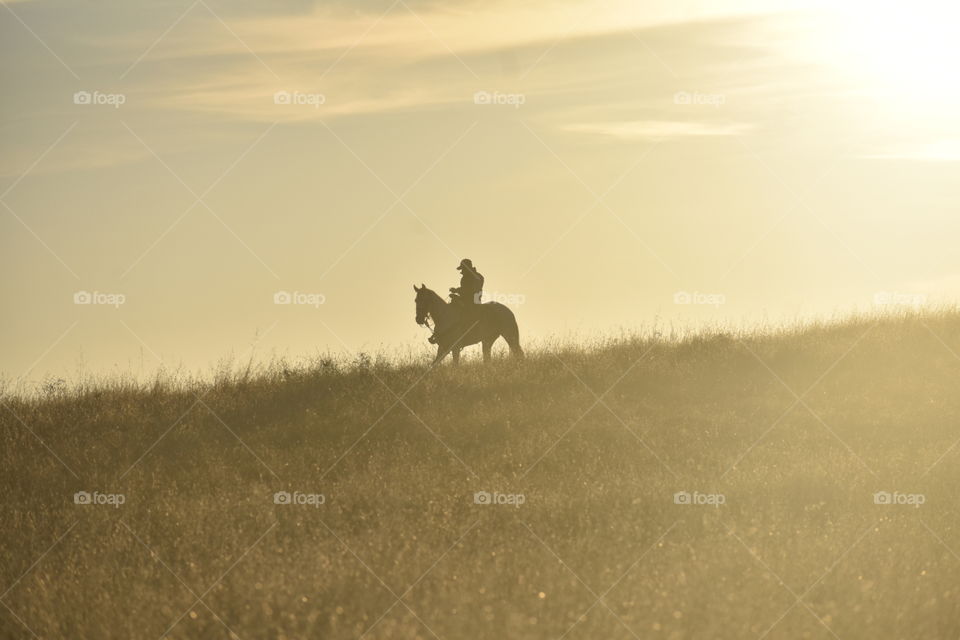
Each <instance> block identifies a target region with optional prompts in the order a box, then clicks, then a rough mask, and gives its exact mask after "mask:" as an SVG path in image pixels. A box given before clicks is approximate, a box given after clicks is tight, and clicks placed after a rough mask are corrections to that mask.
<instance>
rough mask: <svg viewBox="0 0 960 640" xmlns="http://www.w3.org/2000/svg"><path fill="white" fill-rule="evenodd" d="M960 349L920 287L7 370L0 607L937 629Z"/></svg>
mask: <svg viewBox="0 0 960 640" xmlns="http://www.w3.org/2000/svg"><path fill="white" fill-rule="evenodd" d="M958 354H960V315H958V314H957V313H956V312H955V311H931V312H924V313H923V314H919V315H916V314H910V315H902V316H887V317H856V318H849V319H846V320H844V321H843V322H838V323H833V324H827V325H814V326H806V327H802V328H794V329H784V330H779V331H770V332H761V333H752V334H744V335H739V336H738V335H731V334H721V333H715V334H708V335H701V336H697V337H692V338H689V339H685V340H682V341H679V342H674V341H668V340H659V339H655V338H630V337H624V338H622V339H617V340H612V341H607V342H605V343H603V344H597V345H593V346H588V347H582V348H572V347H558V348H557V349H556V350H549V351H547V350H544V351H541V352H539V353H532V354H531V356H530V357H529V358H528V359H527V360H526V361H525V362H523V363H514V362H511V361H498V362H496V363H495V364H494V365H492V366H490V367H483V366H481V365H477V364H468V365H467V366H463V367H461V368H460V369H453V368H451V367H449V366H444V367H441V368H438V369H434V370H428V369H427V367H426V366H425V365H422V364H399V365H398V364H394V365H390V364H386V363H382V362H379V363H378V362H372V361H370V360H361V361H358V362H355V363H352V364H337V363H333V362H329V361H327V362H318V363H316V364H315V365H313V366H310V367H302V368H298V369H294V370H291V369H288V368H285V367H283V366H275V367H273V368H271V369H270V370H268V371H260V372H258V373H256V374H249V375H244V376H239V377H237V376H234V377H227V376H223V377H221V378H220V379H219V380H217V381H216V383H213V384H202V383H199V382H182V381H181V382H175V381H170V380H166V381H164V380H160V381H157V382H156V383H155V384H152V385H148V386H146V387H145V386H143V385H134V384H132V383H127V382H124V381H122V380H116V381H114V382H112V383H111V382H101V383H99V384H97V385H92V386H90V385H88V386H86V387H81V388H79V389H75V390H67V389H63V388H56V387H52V388H50V389H49V390H48V391H47V392H46V393H45V394H43V395H42V396H41V397H23V396H15V395H7V396H6V397H4V399H3V402H4V404H5V405H6V408H3V409H0V437H2V442H3V449H2V453H0V457H2V467H0V483H2V484H0V486H2V491H3V495H4V500H3V507H2V508H3V512H2V518H3V528H4V535H3V538H2V540H3V542H2V545H0V588H2V589H4V590H6V592H5V593H4V594H3V596H2V598H0V603H2V604H3V605H5V606H4V607H0V636H2V637H4V638H6V637H11V638H16V637H32V634H35V635H36V636H38V637H42V638H96V639H98V640H105V639H109V638H153V639H158V638H161V637H162V636H163V635H164V634H167V637H170V638H228V637H231V635H230V634H231V633H233V634H235V636H234V637H240V638H244V639H247V638H251V639H252V638H358V637H361V636H363V637H366V638H441V639H443V640H453V639H455V638H496V639H502V638H545V639H557V638H561V637H563V638H569V639H571V640H572V639H579V638H584V639H593V638H605V639H606V638H633V637H639V638H654V637H663V638H760V637H767V638H797V637H811V638H831V637H834V634H835V635H836V636H838V637H841V638H943V637H948V636H949V637H956V635H957V632H958V630H960V586H958V585H960V557H958V556H957V553H956V552H960V526H958V522H960V506H958V503H957V493H956V488H957V486H960V471H958V461H960V445H958V446H954V445H956V443H957V441H958V440H960V394H958V393H957V388H958V386H960V358H958ZM794 393H795V394H797V396H800V400H799V401H798V400H797V397H796V396H795V395H794ZM398 396H400V397H401V398H402V400H400V401H398V399H397V398H398ZM598 396H599V397H600V399H599V400H598ZM198 397H199V398H200V400H199V401H198ZM41 440H42V442H41ZM44 443H45V444H44ZM45 445H46V446H45ZM58 457H59V459H60V460H58ZM61 460H62V462H61ZM68 467H69V469H68ZM71 470H72V472H71ZM74 474H75V475H74ZM281 490H287V491H291V492H293V491H300V492H303V493H322V494H324V496H325V498H326V503H325V504H323V505H322V506H320V507H318V508H315V507H312V506H305V505H283V504H279V505H278V504H274V501H273V495H274V493H275V492H277V491H281ZM880 490H885V491H890V492H894V491H898V492H901V493H907V494H922V495H923V496H924V499H925V503H924V504H923V505H922V506H921V507H919V508H915V507H913V506H906V505H877V504H874V500H873V494H874V492H876V491H880ZM77 491H90V492H92V491H99V492H102V493H115V494H123V495H124V496H125V500H126V502H125V504H123V505H122V506H120V507H119V508H114V507H112V506H108V505H78V504H74V501H73V497H74V493H75V492H77ZM477 491H490V492H493V491H498V492H501V493H509V494H523V496H524V497H525V502H524V504H522V505H521V506H508V505H477V504H475V503H474V492H477ZM678 491H689V492H694V491H697V492H700V493H718V494H723V496H724V497H725V504H724V505H722V506H719V507H712V506H697V505H683V504H675V503H674V493H675V492H678ZM951 549H952V550H951ZM8 587H9V589H8ZM364 634H365V635H364Z"/></svg>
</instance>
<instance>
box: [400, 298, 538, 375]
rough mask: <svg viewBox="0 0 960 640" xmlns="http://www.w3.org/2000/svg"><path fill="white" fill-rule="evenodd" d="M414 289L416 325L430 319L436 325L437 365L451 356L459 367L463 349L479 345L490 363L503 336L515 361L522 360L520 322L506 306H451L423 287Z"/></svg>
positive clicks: (489, 303)
mask: <svg viewBox="0 0 960 640" xmlns="http://www.w3.org/2000/svg"><path fill="white" fill-rule="evenodd" d="M413 290H414V291H416V292H417V298H416V303H417V324H420V325H426V324H427V318H428V317H429V318H432V319H433V323H434V325H435V326H434V333H433V335H434V336H435V338H436V341H437V357H436V359H435V360H434V363H437V362H440V361H441V360H443V359H444V358H445V357H446V355H447V354H448V353H449V354H451V356H452V357H453V362H454V364H456V363H458V362H460V350H461V349H463V348H464V347H467V346H470V345H472V344H477V343H478V342H479V343H481V344H482V346H483V361H484V362H489V361H490V350H491V349H492V348H493V343H494V342H496V340H497V338H500V337H503V339H504V340H506V341H507V344H508V345H509V346H510V353H511V354H512V355H513V356H514V357H515V358H522V357H523V349H521V348H520V330H519V329H518V328H517V319H516V317H515V316H514V315H513V311H510V309H508V308H507V307H505V306H504V305H502V304H500V303H499V302H486V303H484V304H478V305H475V306H473V307H472V308H467V309H465V308H463V307H462V306H461V305H459V304H451V303H448V302H447V301H446V300H444V299H443V298H441V297H440V296H439V295H437V293H436V292H435V291H433V290H431V289H428V288H427V287H426V285H424V284H421V285H420V287H419V288H417V285H413Z"/></svg>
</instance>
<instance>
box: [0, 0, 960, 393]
mask: <svg viewBox="0 0 960 640" xmlns="http://www.w3.org/2000/svg"><path fill="white" fill-rule="evenodd" d="M819 5H820V3H812V2H810V3H801V2H776V1H771V0H765V1H763V2H759V1H758V2H747V1H735V0H730V1H723V0H714V1H710V2H706V1H704V2H677V1H675V0H674V1H662V2H660V1H642V0H622V1H621V0H610V1H605V2H590V1H579V0H533V1H531V2H522V3H521V2H499V1H497V0H492V1H491V0H487V1H484V2H479V1H477V2H472V1H467V2H456V1H446V2H433V1H427V0H397V1H396V2H394V1H392V0H383V1H380V0H376V1H374V0H370V1H366V0H363V1H361V0H350V1H347V0H343V1H334V2H310V1H308V0H279V1H276V0H275V1H272V2H255V1H253V0H246V1H237V0H197V1H195V2H191V1H190V0H176V1H174V0H139V1H131V0H124V1H122V2H121V1H113V0H106V1H97V2H92V1H89V2H88V1H81V0H21V1H17V2H10V1H9V0H8V1H7V2H6V3H5V5H4V7H3V8H0V49H2V54H3V55H2V62H0V65H2V82H3V89H4V90H3V99H2V106H0V118H2V129H0V131H2V152H0V193H2V205H0V238H2V245H0V257H2V269H3V277H2V278H0V296H2V299H3V301H4V313H3V314H2V322H3V326H2V330H0V354H2V361H0V372H2V375H3V377H4V378H5V379H7V380H8V381H9V380H20V379H22V380H26V381H28V382H37V381H40V380H43V379H44V377H45V376H47V375H64V376H68V377H75V376H76V374H77V372H78V370H80V368H81V367H82V370H83V371H86V372H95V373H100V372H108V371H111V370H114V369H120V370H123V371H128V370H131V371H140V370H141V368H142V370H143V371H148V370H152V369H154V368H155V367H156V365H157V363H158V358H162V360H163V361H164V363H165V364H166V366H167V367H168V368H176V367H177V366H181V365H182V366H184V367H186V368H187V369H189V370H191V371H194V370H198V369H201V368H206V367H208V366H210V365H212V364H214V363H215V362H216V361H218V360H220V359H221V358H224V357H227V356H229V355H230V354H235V355H237V356H243V355H244V354H246V353H247V349H248V348H249V347H250V345H251V344H252V343H253V342H254V341H255V340H257V339H259V340H260V341H259V343H258V345H257V347H256V354H257V356H258V357H268V356H269V355H270V354H271V353H277V354H280V355H284V354H286V355H289V356H291V357H294V358H295V357H297V356H300V355H306V354H314V353H316V352H317V351H321V352H322V351H326V350H328V349H329V350H332V351H344V350H350V351H355V350H358V349H366V350H371V351H376V350H378V349H381V348H382V349H394V348H403V347H405V346H406V345H415V346H414V348H415V349H418V350H419V349H421V348H423V347H421V346H420V345H421V344H422V343H423V339H424V337H425V335H424V332H423V330H422V329H419V328H418V327H417V326H416V325H415V324H414V321H413V318H414V308H413V296H414V293H413V290H412V287H411V285H412V284H413V283H420V282H424V283H426V284H427V285H428V286H430V287H432V288H434V289H435V290H437V291H440V292H445V291H446V289H447V287H450V286H453V285H454V284H456V278H457V272H456V271H455V269H454V268H455V267H456V265H457V263H458V262H459V259H460V258H461V257H470V258H472V259H473V261H474V262H475V264H476V265H477V266H478V268H479V270H480V271H481V272H482V273H483V274H484V275H485V276H486V281H487V287H486V289H487V291H488V292H490V293H493V294H499V295H500V296H502V297H503V298H504V299H505V300H507V301H508V303H510V304H511V306H512V307H513V308H514V310H515V312H516V313H517V316H518V319H519V322H520V327H521V337H522V338H523V339H525V340H527V341H528V342H529V341H530V340H534V339H537V338H543V337H547V336H551V335H557V334H562V333H564V332H568V331H571V330H576V331H581V332H584V333H589V332H594V331H613V330H617V329H618V328H620V327H628V328H629V327H634V326H637V325H640V324H647V325H649V324H650V323H651V322H653V321H654V319H655V318H660V319H661V322H663V321H666V322H669V321H675V322H679V323H681V324H683V323H688V324H689V323H699V322H704V321H712V320H717V321H732V322H736V323H744V322H756V321H758V320H761V319H763V318H765V317H770V318H773V319H778V320H779V319H784V318H795V317H797V316H802V315H807V314H817V313H830V312H833V311H836V310H847V309H852V308H854V307H859V308H869V307H872V306H875V302H877V301H879V302H885V301H888V300H893V301H896V302H907V303H909V302H912V301H914V300H918V299H919V298H916V297H914V296H921V295H925V296H927V297H928V298H927V299H928V300H943V299H948V300H949V299H952V298H951V296H953V295H954V294H956V293H958V291H960V252H958V251H956V250H955V248H954V245H955V243H956V238H957V237H958V233H957V232H958V231H960V216H957V215H956V209H957V204H958V198H957V195H956V188H955V185H956V183H957V178H958V173H957V170H958V167H960V165H958V163H957V161H958V160H960V121H958V119H957V116H956V114H957V113H958V107H960V89H958V87H957V84H956V81H955V78H954V77H953V74H952V73H950V71H952V70H953V67H955V63H956V61H957V59H958V58H960V55H958V53H960V51H958V45H957V44H956V42H955V38H954V34H952V33H951V32H950V30H951V29H952V28H953V27H954V25H955V24H956V22H957V17H958V16H957V15H955V14H956V11H957V10H955V9H953V8H952V6H951V5H950V4H948V3H942V4H941V3H922V2H921V3H913V4H910V5H909V6H908V5H906V4H904V3H889V4H884V3H882V2H881V3H876V2H869V3H868V2H845V3H843V5H844V10H843V11H837V10H833V9H829V8H823V7H820V6H819ZM825 6H827V7H829V3H827V4H826V5H825ZM278 92H280V93H278ZM478 92H484V93H481V94H480V95H479V96H478V95H477V93H478ZM84 291H85V292H89V293H91V294H93V293H94V292H96V293H98V294H100V295H99V296H98V297H96V298H95V299H94V302H101V303H105V304H76V303H75V296H76V294H77V292H84ZM279 291H286V292H290V293H293V292H298V293H300V294H307V295H306V296H301V297H300V300H301V301H303V302H308V303H309V302H319V301H321V300H322V304H316V305H314V304H290V305H278V304H275V303H274V296H275V294H276V293H277V292H279ZM678 292H688V293H689V294H691V295H690V298H689V300H690V302H691V304H677V303H676V302H675V298H676V299H677V300H680V301H684V300H685V298H683V296H680V297H677V293H678ZM884 292H886V293H888V294H891V295H887V296H886V297H883V296H882V295H881V297H880V298H879V299H878V298H876V296H877V294H878V293H880V294H883V293H884ZM103 294H107V295H103ZM110 294H119V295H122V296H123V297H122V298H117V297H110ZM310 294H314V295H313V296H312V297H310ZM693 294H698V295H693ZM121 300H122V304H119V305H118V306H114V305H112V304H111V303H113V302H117V301H121ZM258 337H259V338H258Z"/></svg>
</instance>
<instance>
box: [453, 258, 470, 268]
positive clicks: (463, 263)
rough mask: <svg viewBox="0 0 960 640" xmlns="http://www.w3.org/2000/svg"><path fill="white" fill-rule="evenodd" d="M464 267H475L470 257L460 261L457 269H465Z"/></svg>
mask: <svg viewBox="0 0 960 640" xmlns="http://www.w3.org/2000/svg"><path fill="white" fill-rule="evenodd" d="M464 269H473V262H471V261H470V258H464V259H463V260H461V261H460V266H458V267H457V271H463V270H464Z"/></svg>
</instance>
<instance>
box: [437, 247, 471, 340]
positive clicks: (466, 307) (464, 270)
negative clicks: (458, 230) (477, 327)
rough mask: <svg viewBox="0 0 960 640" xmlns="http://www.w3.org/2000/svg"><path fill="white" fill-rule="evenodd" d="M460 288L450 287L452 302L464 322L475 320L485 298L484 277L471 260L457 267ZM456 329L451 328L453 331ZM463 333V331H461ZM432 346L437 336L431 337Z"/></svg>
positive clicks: (463, 261) (462, 261)
mask: <svg viewBox="0 0 960 640" xmlns="http://www.w3.org/2000/svg"><path fill="white" fill-rule="evenodd" d="M457 271H459V272H460V286H459V287H450V302H451V304H454V305H456V307H457V308H458V309H460V310H461V312H462V314H463V318H464V320H466V319H470V318H473V317H474V316H475V315H476V311H477V309H478V308H479V305H480V304H482V303H481V300H480V299H481V298H482V297H483V275H482V274H481V273H480V272H479V271H477V270H476V268H475V267H474V266H473V261H471V260H470V258H464V259H463V260H461V261H460V264H459V265H458V266H457ZM453 330H456V327H453V328H451V331H453ZM460 331H462V329H460ZM429 342H430V343H431V344H436V343H437V335H432V336H430V339H429Z"/></svg>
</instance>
